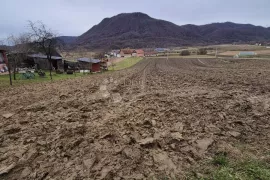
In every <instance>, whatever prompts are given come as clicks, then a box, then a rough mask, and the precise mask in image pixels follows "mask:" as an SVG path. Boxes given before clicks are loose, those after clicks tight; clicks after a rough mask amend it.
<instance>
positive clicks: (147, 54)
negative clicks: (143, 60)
mask: <svg viewBox="0 0 270 180" xmlns="http://www.w3.org/2000/svg"><path fill="white" fill-rule="evenodd" d="M144 55H145V56H146V57H149V56H157V55H158V53H157V52H155V51H146V52H144Z"/></svg>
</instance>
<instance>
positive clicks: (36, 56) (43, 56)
mask: <svg viewBox="0 0 270 180" xmlns="http://www.w3.org/2000/svg"><path fill="white" fill-rule="evenodd" d="M28 57H32V58H41V59H47V56H46V55H44V54H31V55H28ZM51 59H53V60H61V59H62V57H59V56H52V57H51Z"/></svg>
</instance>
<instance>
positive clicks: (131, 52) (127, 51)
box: [120, 49, 136, 57]
mask: <svg viewBox="0 0 270 180" xmlns="http://www.w3.org/2000/svg"><path fill="white" fill-rule="evenodd" d="M135 53H136V51H135V50H134V49H121V50H120V56H121V57H132V56H134V55H135Z"/></svg>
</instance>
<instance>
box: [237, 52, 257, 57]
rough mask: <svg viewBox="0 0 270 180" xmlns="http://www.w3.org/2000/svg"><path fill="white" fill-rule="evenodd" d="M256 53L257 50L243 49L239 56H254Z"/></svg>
mask: <svg viewBox="0 0 270 180" xmlns="http://www.w3.org/2000/svg"><path fill="white" fill-rule="evenodd" d="M254 55H256V53H255V52H248V51H243V52H240V53H239V56H254Z"/></svg>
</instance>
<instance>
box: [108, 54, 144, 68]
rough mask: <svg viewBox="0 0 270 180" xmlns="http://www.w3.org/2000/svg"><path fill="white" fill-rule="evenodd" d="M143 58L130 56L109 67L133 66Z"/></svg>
mask: <svg viewBox="0 0 270 180" xmlns="http://www.w3.org/2000/svg"><path fill="white" fill-rule="evenodd" d="M142 59H143V58H142V57H130V58H126V59H124V60H123V61H120V62H118V63H116V64H115V65H114V66H111V67H109V70H121V69H125V68H128V67H131V66H133V65H135V64H136V63H138V62H139V61H141V60H142Z"/></svg>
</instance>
